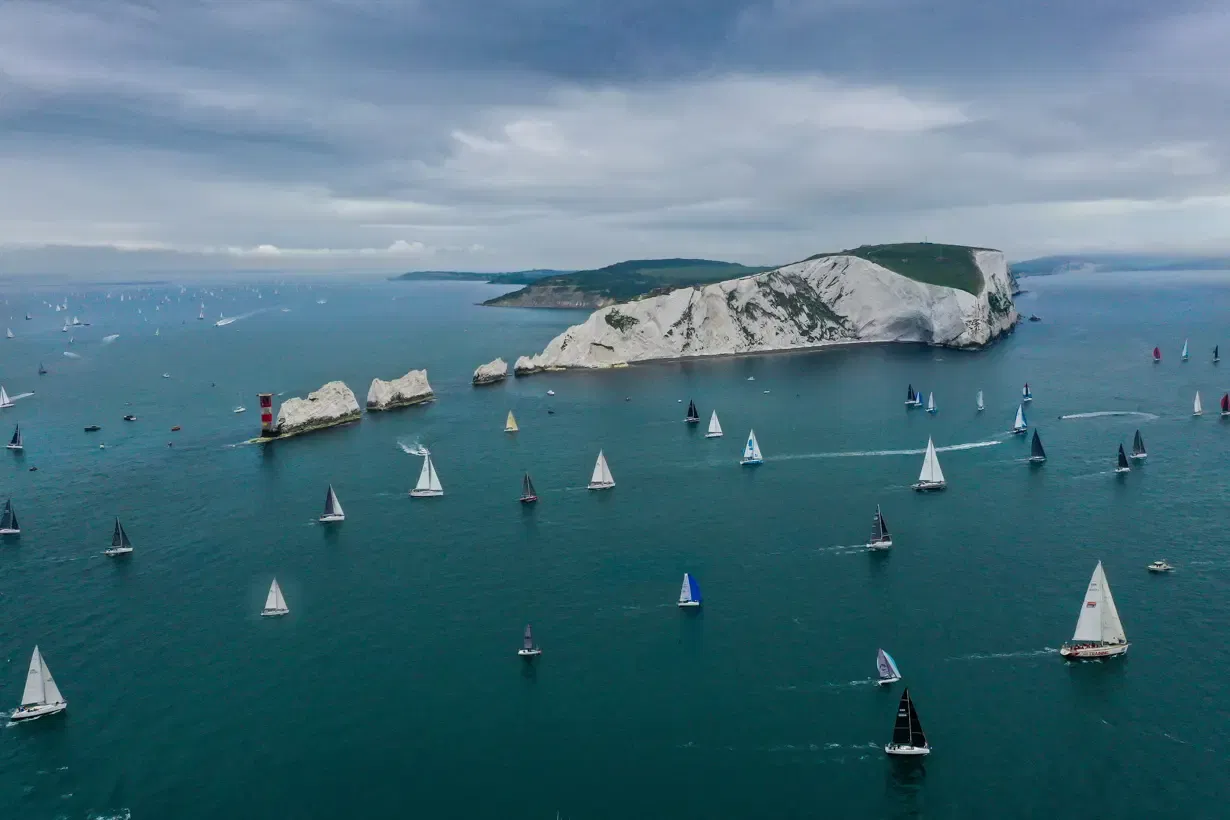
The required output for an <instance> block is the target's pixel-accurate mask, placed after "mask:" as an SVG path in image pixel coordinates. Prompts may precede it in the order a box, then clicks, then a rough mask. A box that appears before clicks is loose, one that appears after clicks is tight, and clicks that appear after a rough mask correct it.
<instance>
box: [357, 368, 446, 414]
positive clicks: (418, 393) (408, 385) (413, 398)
mask: <svg viewBox="0 0 1230 820" xmlns="http://www.w3.org/2000/svg"><path fill="white" fill-rule="evenodd" d="M435 398H436V394H435V393H433V392H432V390H431V385H430V384H428V383H427V371H426V370H411V371H410V372H409V373H407V374H406V375H404V376H402V377H401V378H400V379H393V380H392V381H387V382H386V381H382V380H380V379H372V386H371V387H370V388H368V390H367V409H368V410H392V409H394V408H397V407H409V406H410V405H412V404H422V403H423V402H428V401H434V400H435Z"/></svg>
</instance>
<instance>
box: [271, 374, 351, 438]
mask: <svg viewBox="0 0 1230 820" xmlns="http://www.w3.org/2000/svg"><path fill="white" fill-rule="evenodd" d="M360 414H361V411H360V410H359V400H358V399H356V398H355V395H354V392H353V391H352V390H351V389H350V388H349V387H347V386H346V385H345V383H343V382H329V383H328V384H326V385H325V386H324V387H322V388H320V389H319V390H316V391H314V392H312V393H308V397H307V398H306V399H300V398H293V399H287V400H286V401H284V402H282V406H281V407H279V408H278V420H277V425H276V429H277V432H278V435H279V436H281V437H286V436H297V435H299V434H301V433H310V432H311V431H313V430H322V429H324V428H326V427H335V426H337V425H339V424H346V423H347V422H351V421H358V420H359V417H360Z"/></svg>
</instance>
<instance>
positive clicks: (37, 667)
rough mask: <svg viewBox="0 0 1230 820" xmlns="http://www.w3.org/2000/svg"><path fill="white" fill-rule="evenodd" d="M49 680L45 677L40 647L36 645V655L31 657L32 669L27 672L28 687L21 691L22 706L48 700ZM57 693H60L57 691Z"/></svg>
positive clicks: (38, 704)
mask: <svg viewBox="0 0 1230 820" xmlns="http://www.w3.org/2000/svg"><path fill="white" fill-rule="evenodd" d="M46 691H47V681H46V678H44V677H43V656H42V655H41V654H39V651H38V647H37V646H36V647H34V655H32V656H31V657H30V669H29V671H28V672H26V688H25V691H23V692H22V693H21V705H22V706H41V705H43V704H44V703H46V702H47V699H46ZM56 694H59V692H57V693H56Z"/></svg>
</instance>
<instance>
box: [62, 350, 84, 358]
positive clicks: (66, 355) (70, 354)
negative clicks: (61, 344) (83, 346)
mask: <svg viewBox="0 0 1230 820" xmlns="http://www.w3.org/2000/svg"><path fill="white" fill-rule="evenodd" d="M64 358H66V359H80V358H81V357H80V356H78V355H77V354H76V353H73V352H72V351H69V350H65V351H64Z"/></svg>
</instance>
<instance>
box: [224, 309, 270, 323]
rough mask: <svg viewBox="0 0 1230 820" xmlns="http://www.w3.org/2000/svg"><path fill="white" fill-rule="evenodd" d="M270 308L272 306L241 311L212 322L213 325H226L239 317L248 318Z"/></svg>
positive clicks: (236, 320)
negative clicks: (245, 311)
mask: <svg viewBox="0 0 1230 820" xmlns="http://www.w3.org/2000/svg"><path fill="white" fill-rule="evenodd" d="M272 309H273V308H257V309H256V310H250V311H248V312H247V313H241V314H239V315H238V316H227V317H224V318H222V319H219V320H218V321H216V322H214V327H226V326H227V325H230V324H234V323H235V322H238V321H239V320H240V319H250V318H252V317H253V316H255V315H256V314H258V313H264V312H265V311H267V310H272Z"/></svg>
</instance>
